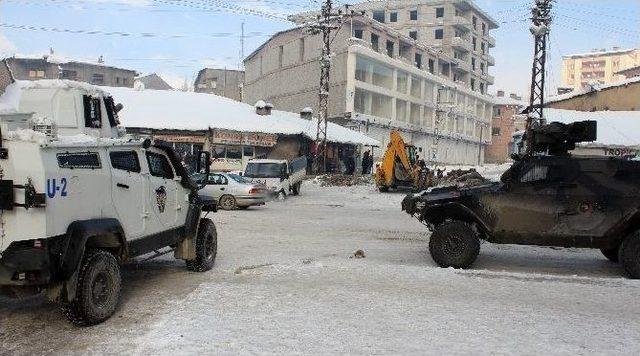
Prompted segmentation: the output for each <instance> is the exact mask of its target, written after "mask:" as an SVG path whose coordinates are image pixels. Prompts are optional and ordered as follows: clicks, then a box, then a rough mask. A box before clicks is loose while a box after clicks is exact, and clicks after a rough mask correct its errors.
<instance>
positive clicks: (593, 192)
mask: <svg viewBox="0 0 640 356" xmlns="http://www.w3.org/2000/svg"><path fill="white" fill-rule="evenodd" d="M533 133H534V135H532V136H533V138H532V144H533V147H534V152H535V153H534V154H525V155H518V156H514V159H515V163H514V164H513V165H512V166H511V167H510V169H509V170H507V171H506V172H505V173H504V174H503V175H502V177H501V181H500V182H495V183H488V184H483V185H477V186H473V187H471V186H467V187H465V186H456V185H453V186H441V187H435V188H432V189H429V190H427V191H424V192H421V193H418V194H410V195H408V196H407V197H406V198H405V199H404V201H403V202H402V209H403V210H404V211H406V212H407V213H408V214H410V215H412V216H415V217H416V218H418V219H419V220H420V221H421V222H423V223H424V224H425V225H426V226H427V227H428V228H429V229H430V230H431V231H432V232H433V234H432V236H431V239H430V242H429V251H430V253H431V256H432V258H433V259H434V260H435V262H436V263H437V264H438V265H440V266H442V267H454V268H467V267H469V266H471V264H473V262H474V261H475V260H476V258H477V257H478V254H479V251H480V240H486V241H488V242H492V243H500V244H521V245H538V246H559V247H578V248H595V249H600V250H601V251H602V253H603V254H604V256H606V257H607V258H608V259H609V260H611V261H613V262H620V263H621V264H622V266H623V267H624V270H625V271H626V273H627V274H628V275H629V277H631V278H640V162H639V161H629V160H623V159H618V158H607V157H587V156H581V157H578V156H571V155H570V154H569V153H568V152H569V151H570V150H572V149H574V148H575V143H576V142H584V141H595V139H596V137H595V136H596V135H595V133H596V123H595V122H589V121H585V122H577V123H573V124H570V125H564V124H560V123H551V124H549V125H543V126H541V127H538V128H536V129H535V130H534V131H533Z"/></svg>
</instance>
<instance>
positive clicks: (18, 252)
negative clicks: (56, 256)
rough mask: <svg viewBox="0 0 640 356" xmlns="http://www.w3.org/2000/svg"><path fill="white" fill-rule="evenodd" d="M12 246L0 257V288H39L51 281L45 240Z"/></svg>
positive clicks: (22, 242)
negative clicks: (36, 243) (38, 243)
mask: <svg viewBox="0 0 640 356" xmlns="http://www.w3.org/2000/svg"><path fill="white" fill-rule="evenodd" d="M36 241H40V243H41V244H42V245H41V247H37V248H36V247H33V246H34V240H30V241H21V242H20V243H19V244H16V243H14V244H12V245H11V246H9V248H7V249H6V250H5V251H4V252H3V253H2V257H0V286H40V285H45V284H48V283H49V281H50V280H51V261H50V259H49V256H50V254H49V251H48V248H47V244H46V240H36ZM29 244H30V246H28V245H29Z"/></svg>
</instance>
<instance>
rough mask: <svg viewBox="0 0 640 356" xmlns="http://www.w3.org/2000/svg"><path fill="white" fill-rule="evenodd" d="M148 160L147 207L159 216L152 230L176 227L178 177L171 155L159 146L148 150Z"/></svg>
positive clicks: (177, 224)
mask: <svg viewBox="0 0 640 356" xmlns="http://www.w3.org/2000/svg"><path fill="white" fill-rule="evenodd" d="M145 154H146V161H147V165H148V168H149V171H148V173H147V174H146V177H147V180H148V182H149V185H148V189H149V190H148V194H147V208H148V211H149V212H151V213H152V214H153V215H155V216H156V217H157V220H158V221H159V223H160V224H159V225H158V226H157V229H156V228H152V229H150V231H152V230H153V231H155V232H158V231H163V230H169V229H172V228H176V227H178V226H179V225H182V224H183V223H184V221H182V224H180V223H178V210H179V207H180V205H179V203H180V202H179V201H178V188H179V187H178V184H179V182H178V178H177V176H176V173H175V171H174V169H173V166H172V165H171V163H170V161H169V157H168V156H167V155H166V154H165V153H164V152H163V151H162V150H159V149H157V148H149V149H147V150H146V153H145Z"/></svg>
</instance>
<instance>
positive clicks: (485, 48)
mask: <svg viewBox="0 0 640 356" xmlns="http://www.w3.org/2000/svg"><path fill="white" fill-rule="evenodd" d="M480 49H481V50H482V54H487V46H485V45H484V42H482V43H480Z"/></svg>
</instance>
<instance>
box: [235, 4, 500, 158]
mask: <svg viewBox="0 0 640 356" xmlns="http://www.w3.org/2000/svg"><path fill="white" fill-rule="evenodd" d="M420 3H422V2H420ZM424 3H433V4H431V5H433V6H430V7H416V9H415V10H412V9H408V8H407V9H405V8H404V7H403V8H398V9H397V10H396V11H395V13H396V15H395V16H398V15H397V13H398V12H402V11H410V12H411V13H407V16H408V19H410V18H411V16H418V17H417V18H418V19H420V20H421V21H424V22H426V23H427V22H433V21H435V20H436V16H442V19H441V21H442V22H443V24H445V23H446V24H450V23H453V22H452V21H454V20H456V21H455V23H456V25H455V26H453V25H452V26H448V25H447V26H444V25H443V26H442V28H438V29H431V30H429V31H427V30H424V33H423V34H422V35H421V37H420V40H417V39H415V38H413V37H415V36H413V33H406V34H405V32H406V31H403V30H402V29H394V28H392V27H391V26H388V25H387V24H385V23H383V22H382V21H379V20H375V19H374V18H373V17H372V15H370V14H368V13H367V12H366V11H365V14H361V13H360V12H358V13H357V15H356V16H352V17H350V18H348V19H347V20H345V21H342V22H341V23H339V24H338V28H337V29H336V30H335V31H334V32H333V33H332V37H333V36H335V39H333V42H332V44H331V53H332V61H331V65H332V67H331V76H330V94H329V104H328V111H329V113H328V116H329V119H330V120H331V121H336V122H340V123H341V124H343V125H345V126H348V127H351V128H353V129H355V130H358V131H361V132H363V133H365V134H367V135H368V136H370V137H373V138H376V139H377V140H379V141H380V142H383V146H384V145H386V143H387V142H388V141H389V133H390V132H391V130H394V129H396V130H400V131H401V133H402V135H403V136H404V138H405V139H406V140H407V141H411V142H412V143H413V144H414V145H415V146H416V147H417V148H418V149H419V151H421V152H422V153H420V156H421V157H423V158H425V159H426V160H427V161H431V162H439V163H448V164H481V163H483V162H484V149H485V147H486V145H487V144H489V143H490V140H491V118H492V99H491V97H489V96H488V95H487V94H486V91H487V87H488V85H489V84H490V83H492V82H493V78H492V77H491V76H490V75H489V74H488V64H483V65H482V68H480V62H481V61H482V58H488V56H489V55H488V48H489V46H490V45H489V44H488V42H490V40H489V39H490V38H489V35H488V31H489V29H492V28H495V27H496V26H497V25H496V23H495V21H494V20H492V19H491V18H490V17H489V16H488V15H486V14H485V13H484V12H482V11H480V10H479V9H477V7H475V5H473V6H470V5H469V4H473V2H472V1H448V0H447V1H438V2H437V3H438V4H440V5H437V4H435V3H436V2H434V1H425V2H424ZM436 5H437V6H438V8H440V7H442V9H444V10H437V11H436V10H435V9H434V8H433V7H434V6H436ZM431 10H434V11H431ZM376 11H377V10H376ZM413 11H417V14H414V13H413ZM372 14H373V13H372ZM385 16H386V15H385ZM430 17H434V19H431V18H430ZM385 18H386V17H385ZM465 19H466V20H465ZM474 19H475V20H474ZM420 20H416V23H418V22H420ZM432 20H433V21H432ZM463 20H465V21H463ZM474 22H475V24H474ZM436 23H437V22H436ZM482 25H484V26H482ZM416 26H417V25H416ZM483 28H484V30H483ZM437 30H441V31H445V32H446V31H451V32H452V33H451V34H448V33H444V34H443V35H444V38H446V39H447V41H434V43H433V45H429V44H428V43H429V42H430V41H429V40H427V39H426V38H427V36H428V35H427V32H428V33H431V32H430V31H434V36H436V35H435V31H437ZM441 31H437V32H438V34H437V36H440V35H441V33H440V32H441ZM483 31H484V33H483ZM485 37H486V38H487V39H488V40H487V45H486V46H480V45H476V46H474V45H473V42H474V39H476V43H478V40H477V38H480V39H483V38H485ZM444 42H446V43H444ZM492 43H493V42H492ZM322 45H323V41H322V36H321V35H317V34H311V33H309V31H308V30H307V28H306V27H305V26H300V27H296V28H293V29H290V30H286V31H282V32H279V33H277V34H275V35H274V36H273V37H271V38H270V39H269V40H268V41H267V42H266V43H264V44H263V45H262V46H261V47H259V48H258V49H257V50H256V51H254V52H253V53H252V54H251V55H249V56H248V57H247V58H246V59H245V70H246V76H245V87H244V98H243V100H244V101H245V102H247V103H252V102H255V101H257V100H260V99H263V100H267V101H269V102H271V103H273V104H274V105H275V107H276V108H278V109H280V110H291V111H295V110H298V109H299V107H300V106H301V105H303V104H304V105H309V106H312V107H313V108H314V112H318V107H317V103H318V91H319V82H320V80H319V78H320V64H319V58H320V56H321V51H322ZM491 46H492V45H491ZM445 47H446V48H445ZM474 47H475V48H474ZM482 47H484V50H483V49H482ZM447 49H451V51H448V50H447ZM463 58H464V59H463ZM472 58H478V60H477V61H476V60H473V59H472ZM491 60H492V59H490V60H489V61H491ZM486 62H487V61H485V62H484V63H486ZM480 84H482V86H481V85H480ZM375 154H376V156H378V155H379V154H381V151H380V152H375Z"/></svg>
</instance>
